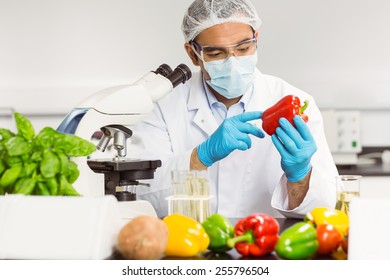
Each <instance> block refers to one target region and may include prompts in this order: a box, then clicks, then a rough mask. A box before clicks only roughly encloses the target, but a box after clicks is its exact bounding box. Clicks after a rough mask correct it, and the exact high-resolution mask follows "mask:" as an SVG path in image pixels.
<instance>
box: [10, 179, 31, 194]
mask: <svg viewBox="0 0 390 280" xmlns="http://www.w3.org/2000/svg"><path fill="white" fill-rule="evenodd" d="M34 188H35V180H34V179H33V178H26V177H25V178H20V179H18V181H17V182H16V184H15V188H14V193H19V194H25V195H28V194H31V193H32V192H33V190H34Z"/></svg>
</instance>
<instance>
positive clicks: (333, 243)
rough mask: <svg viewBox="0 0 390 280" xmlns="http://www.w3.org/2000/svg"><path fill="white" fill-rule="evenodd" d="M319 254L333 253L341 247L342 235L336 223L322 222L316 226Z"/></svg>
mask: <svg viewBox="0 0 390 280" xmlns="http://www.w3.org/2000/svg"><path fill="white" fill-rule="evenodd" d="M316 231H317V241H318V249H317V254H319V255H331V254H332V253H333V252H336V251H337V249H338V248H339V246H340V244H341V241H342V237H341V235H340V232H339V231H338V230H337V228H336V227H335V226H334V225H331V224H321V225H318V226H317V228H316Z"/></svg>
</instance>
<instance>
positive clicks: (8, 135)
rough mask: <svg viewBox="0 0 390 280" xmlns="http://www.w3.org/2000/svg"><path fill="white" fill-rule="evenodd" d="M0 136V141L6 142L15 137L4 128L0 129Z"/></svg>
mask: <svg viewBox="0 0 390 280" xmlns="http://www.w3.org/2000/svg"><path fill="white" fill-rule="evenodd" d="M0 136H1V137H2V140H8V139H10V138H12V137H14V136H15V133H13V132H12V131H11V130H9V129H6V128H0Z"/></svg>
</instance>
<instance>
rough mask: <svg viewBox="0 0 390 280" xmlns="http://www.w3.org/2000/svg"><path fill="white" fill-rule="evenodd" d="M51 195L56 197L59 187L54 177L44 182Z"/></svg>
mask: <svg viewBox="0 0 390 280" xmlns="http://www.w3.org/2000/svg"><path fill="white" fill-rule="evenodd" d="M44 184H46V187H47V189H48V191H49V192H50V194H51V195H58V189H59V185H58V182H57V178H56V177H52V178H47V179H46V181H45V182H44Z"/></svg>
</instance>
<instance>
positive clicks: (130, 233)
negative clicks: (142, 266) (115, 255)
mask: <svg viewBox="0 0 390 280" xmlns="http://www.w3.org/2000/svg"><path fill="white" fill-rule="evenodd" d="M117 241H118V244H117V248H118V251H119V252H120V253H121V254H122V256H123V257H124V258H125V259H128V260H156V259H160V258H161V257H162V255H163V253H164V251H165V248H166V246H167V243H168V227H167V225H166V224H165V223H164V222H163V221H162V220H160V219H159V218H156V217H152V216H144V215H142V216H138V217H136V218H134V219H132V220H131V221H130V222H128V223H127V224H126V225H125V226H124V227H123V228H122V229H121V230H120V231H119V234H118V237H117Z"/></svg>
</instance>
